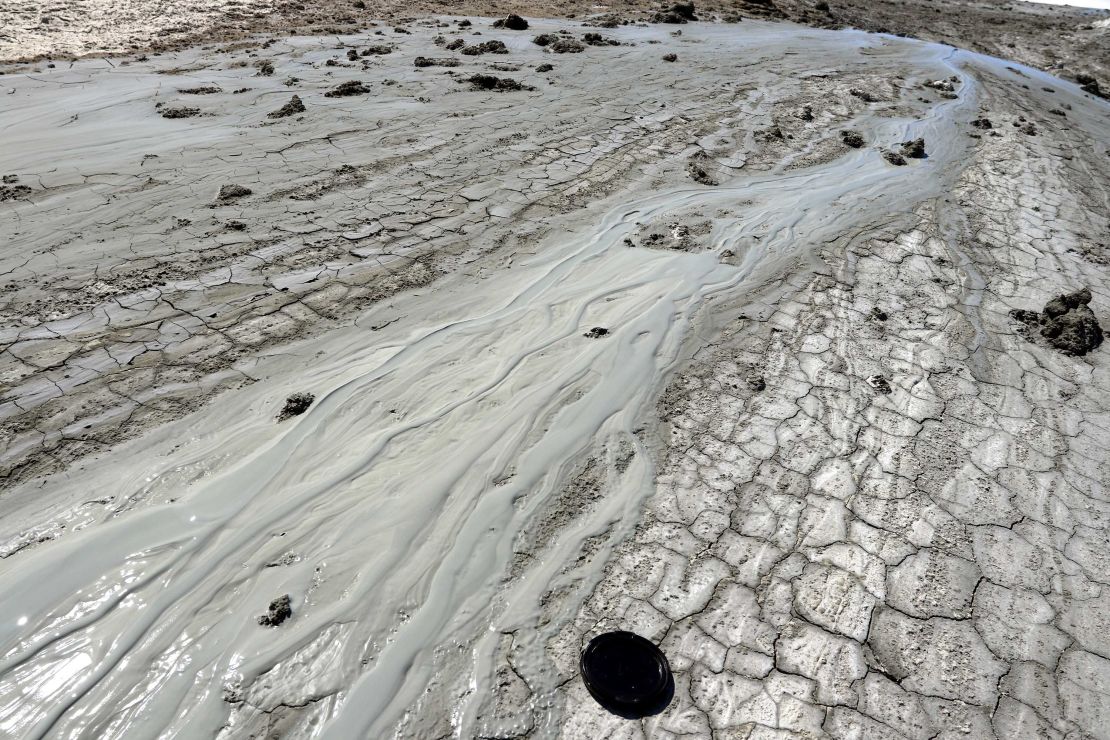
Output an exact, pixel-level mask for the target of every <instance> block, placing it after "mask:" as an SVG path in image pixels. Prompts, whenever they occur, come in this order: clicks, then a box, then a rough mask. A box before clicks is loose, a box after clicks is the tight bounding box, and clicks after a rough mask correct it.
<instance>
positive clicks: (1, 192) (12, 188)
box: [0, 178, 31, 203]
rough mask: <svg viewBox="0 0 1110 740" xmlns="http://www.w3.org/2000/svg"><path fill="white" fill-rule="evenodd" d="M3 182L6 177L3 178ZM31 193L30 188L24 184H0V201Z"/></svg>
mask: <svg viewBox="0 0 1110 740" xmlns="http://www.w3.org/2000/svg"><path fill="white" fill-rule="evenodd" d="M4 180H5V182H6V181H7V178H4ZM30 194H31V188H29V187H27V186H26V185H0V203H3V202H4V201H6V200H17V199H19V198H23V197H25V196H27V195H30Z"/></svg>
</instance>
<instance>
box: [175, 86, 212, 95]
mask: <svg viewBox="0 0 1110 740" xmlns="http://www.w3.org/2000/svg"><path fill="white" fill-rule="evenodd" d="M178 92H179V93H181V94H182V95H215V94H216V93H222V92H223V90H221V89H220V88H218V87H216V86H215V85H205V86H203V87H185V88H182V89H180V90H178Z"/></svg>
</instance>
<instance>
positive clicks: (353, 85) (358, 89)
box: [324, 80, 370, 98]
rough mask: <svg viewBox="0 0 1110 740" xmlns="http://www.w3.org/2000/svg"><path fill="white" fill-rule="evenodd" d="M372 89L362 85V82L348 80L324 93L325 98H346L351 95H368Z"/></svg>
mask: <svg viewBox="0 0 1110 740" xmlns="http://www.w3.org/2000/svg"><path fill="white" fill-rule="evenodd" d="M368 92H370V88H368V87H366V85H363V84H362V81H361V80H347V81H346V82H344V83H342V84H340V85H337V86H336V87H334V88H333V89H331V90H328V91H327V92H326V93H324V97H325V98H345V97H348V96H350V95H366V94H367V93H368Z"/></svg>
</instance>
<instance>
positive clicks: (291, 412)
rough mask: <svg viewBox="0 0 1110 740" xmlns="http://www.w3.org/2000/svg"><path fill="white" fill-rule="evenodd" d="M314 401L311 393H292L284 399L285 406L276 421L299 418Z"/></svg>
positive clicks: (314, 397) (314, 398)
mask: <svg viewBox="0 0 1110 740" xmlns="http://www.w3.org/2000/svg"><path fill="white" fill-rule="evenodd" d="M315 400H316V396H314V395H312V394H311V393H294V394H293V395H291V396H289V398H287V399H285V405H284V406H283V407H282V409H281V413H279V414H278V417H277V418H278V421H285V420H286V419H292V418H293V417H294V416H300V415H301V414H303V413H304V412H306V411H308V407H309V406H311V405H312V402H313V401H315Z"/></svg>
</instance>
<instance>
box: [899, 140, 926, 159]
mask: <svg viewBox="0 0 1110 740" xmlns="http://www.w3.org/2000/svg"><path fill="white" fill-rule="evenodd" d="M902 156H904V157H909V158H910V159H925V140H924V139H914V140H913V141H903V142H902Z"/></svg>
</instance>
